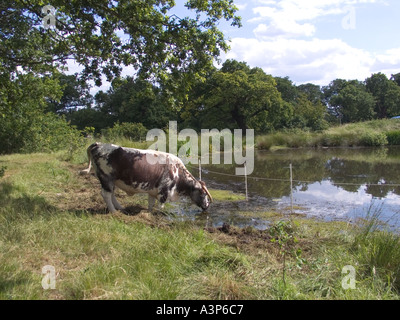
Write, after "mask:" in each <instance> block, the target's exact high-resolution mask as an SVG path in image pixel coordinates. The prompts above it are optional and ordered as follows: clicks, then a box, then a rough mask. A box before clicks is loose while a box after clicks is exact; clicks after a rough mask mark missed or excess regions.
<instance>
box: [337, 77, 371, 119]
mask: <svg viewBox="0 0 400 320" xmlns="http://www.w3.org/2000/svg"><path fill="white" fill-rule="evenodd" d="M331 105H334V106H336V108H338V109H340V113H341V117H342V123H350V122H359V121H367V120H372V119H374V117H375V112H374V106H375V100H374V97H373V96H372V94H370V93H369V92H367V90H366V88H365V86H364V84H363V83H361V82H359V81H357V80H354V81H348V82H347V83H346V84H345V85H344V87H343V88H342V89H341V90H340V91H339V92H338V94H337V95H335V96H334V97H332V98H331Z"/></svg>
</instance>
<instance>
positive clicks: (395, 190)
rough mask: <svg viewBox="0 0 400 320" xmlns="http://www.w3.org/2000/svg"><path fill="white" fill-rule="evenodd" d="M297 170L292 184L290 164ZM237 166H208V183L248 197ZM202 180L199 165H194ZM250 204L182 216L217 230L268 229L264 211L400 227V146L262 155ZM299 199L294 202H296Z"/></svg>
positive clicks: (251, 181) (186, 212) (205, 169)
mask: <svg viewBox="0 0 400 320" xmlns="http://www.w3.org/2000/svg"><path fill="white" fill-rule="evenodd" d="M290 164H292V166H293V183H292V186H293V187H292V188H291V184H290V170H289V166H290ZM235 167H236V165H208V166H203V168H202V169H203V170H202V179H203V180H204V181H205V182H206V183H207V186H208V188H209V189H223V190H232V191H234V192H236V193H242V194H244V193H245V182H244V177H239V176H235V174H234V172H235V169H234V168H235ZM188 168H189V169H190V171H191V172H192V173H193V175H195V176H196V177H198V171H197V169H196V167H195V166H192V165H188ZM248 194H249V201H247V202H246V201H244V200H241V201H230V202H229V201H228V202H226V201H225V202H220V201H216V202H214V203H213V204H212V205H211V206H210V208H209V210H208V213H207V214H205V213H203V214H201V213H199V212H198V210H196V209H194V208H189V207H188V206H186V207H185V208H184V209H181V210H180V211H179V210H178V211H179V212H180V213H179V212H178V215H179V214H181V215H182V216H189V217H191V218H192V219H196V220H200V221H204V222H205V223H210V224H212V225H214V226H219V225H222V224H223V223H225V222H226V223H230V224H234V225H238V226H246V225H253V226H255V227H257V228H260V229H262V228H265V227H266V226H267V225H268V219H267V218H265V217H263V216H262V214H261V215H260V214H259V213H262V212H267V211H271V210H278V211H279V212H287V213H290V212H292V203H293V212H294V213H297V214H304V215H307V216H314V217H320V218H323V219H326V220H338V219H340V220H353V221H354V220H356V219H357V218H361V217H365V216H366V214H367V213H368V212H369V213H370V214H379V216H380V219H381V220H382V221H384V222H387V223H388V224H389V225H390V226H391V227H399V226H400V224H399V217H400V214H399V213H400V148H399V147H385V148H329V149H284V150H277V151H257V152H256V154H255V167H254V171H253V173H252V174H251V175H250V176H248ZM291 199H293V202H292V200H291Z"/></svg>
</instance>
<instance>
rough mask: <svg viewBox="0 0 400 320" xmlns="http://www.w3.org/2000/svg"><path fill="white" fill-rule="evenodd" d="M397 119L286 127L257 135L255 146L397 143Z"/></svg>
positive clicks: (330, 145)
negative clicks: (315, 127)
mask: <svg viewBox="0 0 400 320" xmlns="http://www.w3.org/2000/svg"><path fill="white" fill-rule="evenodd" d="M399 137H400V121H399V120H396V119H390V120H373V121H369V122H363V123H356V124H348V125H344V126H340V127H332V128H329V129H327V130H325V131H322V132H308V131H303V130H289V131H283V132H277V133H273V134H269V135H263V136H259V137H257V141H256V145H257V147H258V148H259V149H267V150H268V149H270V148H272V147H275V146H283V147H288V148H299V147H354V146H364V147H372V146H384V145H399V144H400V138H399Z"/></svg>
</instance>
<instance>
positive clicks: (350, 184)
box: [186, 164, 400, 188]
mask: <svg viewBox="0 0 400 320" xmlns="http://www.w3.org/2000/svg"><path fill="white" fill-rule="evenodd" d="M186 166H187V167H189V168H193V169H196V170H199V168H200V170H201V172H202V173H205V174H208V173H212V174H216V175H220V176H227V177H232V178H237V179H243V178H244V177H243V176H238V175H235V174H229V173H224V172H218V171H213V170H209V169H204V168H201V167H199V166H196V165H192V164H190V165H189V164H188V165H186ZM287 168H288V169H289V167H287ZM293 168H294V167H293ZM247 179H251V180H261V181H271V182H296V183H317V182H319V181H311V180H308V181H307V180H296V179H290V178H286V179H283V178H282V179H279V178H266V177H255V176H252V175H248V176H247ZM334 184H335V185H338V186H356V187H357V186H360V185H366V186H377V187H393V188H396V187H400V184H386V183H381V184H378V183H351V182H348V183H347V182H334Z"/></svg>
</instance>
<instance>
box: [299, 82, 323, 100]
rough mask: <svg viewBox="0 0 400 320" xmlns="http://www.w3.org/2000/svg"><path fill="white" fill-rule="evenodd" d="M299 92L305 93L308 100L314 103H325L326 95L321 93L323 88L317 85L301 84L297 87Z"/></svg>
mask: <svg viewBox="0 0 400 320" xmlns="http://www.w3.org/2000/svg"><path fill="white" fill-rule="evenodd" d="M297 91H298V92H300V93H304V94H305V95H306V97H307V99H308V100H310V101H311V102H312V103H317V102H321V103H324V94H323V92H322V91H321V87H320V86H318V85H316V84H312V83H306V84H301V85H299V86H297Z"/></svg>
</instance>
